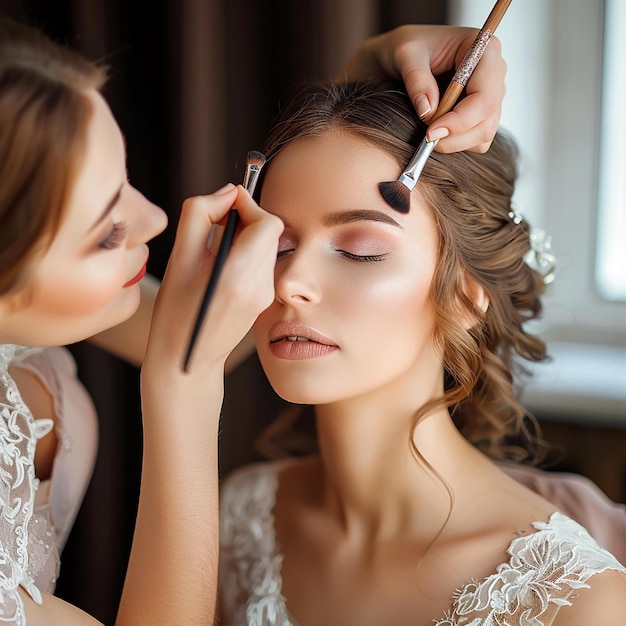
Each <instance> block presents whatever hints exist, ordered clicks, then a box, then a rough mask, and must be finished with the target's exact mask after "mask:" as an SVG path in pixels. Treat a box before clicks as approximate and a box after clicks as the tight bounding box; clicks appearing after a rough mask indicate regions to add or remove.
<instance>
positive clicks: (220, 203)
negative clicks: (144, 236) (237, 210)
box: [170, 184, 237, 272]
mask: <svg viewBox="0 0 626 626" xmlns="http://www.w3.org/2000/svg"><path fill="white" fill-rule="evenodd" d="M236 197H237V194H236V191H235V186H234V185H232V184H230V185H227V186H226V187H223V188H222V189H220V190H219V191H218V192H216V193H214V194H211V195H208V196H196V197H193V198H188V199H187V200H185V202H183V206H182V210H181V214H180V218H179V221H178V228H177V230H176V239H175V241H174V246H173V248H172V254H171V257H170V259H171V260H172V261H174V262H175V263H177V264H178V265H179V266H180V269H181V270H182V271H184V272H186V271H188V270H189V268H190V267H194V266H195V265H197V263H198V262H199V261H200V259H202V258H203V257H204V255H205V254H206V247H207V242H208V239H209V235H210V233H211V228H212V227H213V225H214V224H216V223H217V222H219V221H220V220H221V219H222V218H223V217H224V216H225V215H226V214H227V212H228V211H229V209H231V208H232V206H233V203H234V201H235V198H236Z"/></svg>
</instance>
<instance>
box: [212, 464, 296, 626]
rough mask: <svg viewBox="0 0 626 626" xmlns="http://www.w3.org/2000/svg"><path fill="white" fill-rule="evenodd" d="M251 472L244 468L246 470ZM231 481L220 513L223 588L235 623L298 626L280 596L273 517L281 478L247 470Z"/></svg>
mask: <svg viewBox="0 0 626 626" xmlns="http://www.w3.org/2000/svg"><path fill="white" fill-rule="evenodd" d="M247 469H248V468H246V470H247ZM249 469H250V470H254V471H250V472H248V471H246V470H244V471H242V472H239V473H238V475H237V476H233V478H232V479H230V485H229V488H228V489H226V490H224V491H223V497H222V501H221V503H220V508H221V511H222V514H221V516H220V544H221V548H220V581H221V582H220V585H221V597H222V601H223V604H224V608H225V610H226V614H227V615H229V616H230V619H231V620H232V622H233V623H234V624H255V625H259V626H262V625H263V626H265V625H268V626H269V625H270V624H281V626H297V625H296V624H294V623H293V622H292V621H291V620H290V618H289V614H288V612H287V606H286V602H285V598H284V596H283V595H282V593H281V588H282V578H281V575H280V570H281V567H282V564H283V556H282V554H280V553H279V552H278V550H277V546H276V535H275V532H274V515H273V513H272V511H273V509H274V504H275V502H276V491H277V489H278V476H277V469H276V465H273V466H272V467H271V469H270V468H269V466H268V468H265V467H263V466H261V467H258V468H256V467H254V468H252V467H251V468H249Z"/></svg>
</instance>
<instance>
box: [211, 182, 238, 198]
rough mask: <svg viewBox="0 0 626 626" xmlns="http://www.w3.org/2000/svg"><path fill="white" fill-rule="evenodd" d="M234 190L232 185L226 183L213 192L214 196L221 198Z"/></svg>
mask: <svg viewBox="0 0 626 626" xmlns="http://www.w3.org/2000/svg"><path fill="white" fill-rule="evenodd" d="M234 188H235V185H233V184H232V183H228V184H226V185H224V186H223V187H221V188H220V189H218V190H217V191H216V192H215V195H216V196H222V195H224V194H225V193H228V192H229V191H232V190H233V189H234Z"/></svg>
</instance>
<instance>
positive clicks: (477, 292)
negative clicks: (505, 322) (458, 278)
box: [461, 274, 489, 330]
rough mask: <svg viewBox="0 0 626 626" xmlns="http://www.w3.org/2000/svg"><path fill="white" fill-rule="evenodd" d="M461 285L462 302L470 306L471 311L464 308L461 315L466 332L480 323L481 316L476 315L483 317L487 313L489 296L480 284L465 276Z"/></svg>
mask: <svg viewBox="0 0 626 626" xmlns="http://www.w3.org/2000/svg"><path fill="white" fill-rule="evenodd" d="M462 284H463V292H464V293H463V295H464V298H462V300H463V301H464V302H468V303H471V304H472V309H471V310H468V308H467V307H465V310H464V311H463V312H462V314H461V315H462V317H463V326H464V328H465V329H466V330H469V329H470V328H472V327H474V326H475V325H476V324H477V323H478V322H479V321H480V318H481V315H479V314H478V313H481V314H483V315H484V314H485V313H486V312H487V309H488V308H489V294H488V293H487V291H486V290H485V288H484V287H483V286H482V285H481V284H479V283H477V282H476V281H475V280H474V279H473V278H471V277H469V276H467V274H465V275H464V276H463V279H462Z"/></svg>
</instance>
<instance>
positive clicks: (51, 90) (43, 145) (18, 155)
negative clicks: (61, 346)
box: [0, 18, 105, 294]
mask: <svg viewBox="0 0 626 626" xmlns="http://www.w3.org/2000/svg"><path fill="white" fill-rule="evenodd" d="M104 81H105V69H104V68H101V67H97V66H96V65H94V64H92V63H90V62H89V61H87V60H86V59H85V58H83V57H82V56H81V55H80V54H78V53H77V52H75V51H73V50H71V49H69V48H65V47H62V46H61V45H58V44H56V43H54V42H53V41H51V40H50V39H48V38H47V37H46V36H45V35H43V34H42V33H40V32H39V31H37V30H35V29H33V28H30V27H28V26H25V25H21V24H18V23H16V22H13V21H11V20H8V19H4V18H0V294H4V293H7V292H9V291H11V290H13V289H16V288H17V287H19V286H20V285H21V283H22V282H23V281H24V280H25V278H26V276H27V275H28V269H29V263H30V262H31V260H32V259H33V257H34V256H35V255H36V254H37V253H38V252H39V251H43V250H45V249H46V247H47V246H48V245H49V244H50V242H51V241H52V239H53V237H54V234H55V233H56V231H57V229H58V226H59V224H60V221H61V219H62V217H63V213H64V210H65V207H66V205H67V203H68V198H69V193H70V190H71V187H72V184H73V182H74V180H75V177H76V174H77V170H78V166H79V164H80V162H81V158H82V156H83V154H84V150H85V143H86V135H87V132H86V129H87V124H88V121H89V118H90V115H91V109H92V107H91V104H90V101H89V99H88V98H87V96H86V90H88V89H91V88H94V89H99V88H100V87H101V86H102V84H103V83H104Z"/></svg>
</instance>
